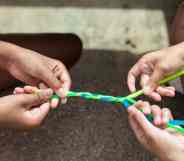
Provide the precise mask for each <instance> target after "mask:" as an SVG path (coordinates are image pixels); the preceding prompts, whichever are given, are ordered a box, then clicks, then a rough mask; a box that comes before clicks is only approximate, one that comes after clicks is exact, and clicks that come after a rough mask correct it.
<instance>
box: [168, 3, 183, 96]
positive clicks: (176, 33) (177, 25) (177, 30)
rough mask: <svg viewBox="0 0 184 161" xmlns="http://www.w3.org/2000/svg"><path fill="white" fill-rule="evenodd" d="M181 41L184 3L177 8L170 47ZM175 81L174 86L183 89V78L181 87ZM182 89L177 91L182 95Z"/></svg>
mask: <svg viewBox="0 0 184 161" xmlns="http://www.w3.org/2000/svg"><path fill="white" fill-rule="evenodd" d="M182 41H184V3H181V4H180V6H179V7H178V10H177V13H176V16H175V18H174V21H173V24H172V27H171V33H170V42H171V45H175V44H177V43H180V42H182ZM177 81H179V80H177ZM177 81H175V82H174V83H175V84H176V86H178V88H182V87H183V89H184V77H182V78H181V85H179V83H178V82H177ZM176 88H177V87H176ZM183 89H178V91H180V92H182V93H183V91H184V90H183Z"/></svg>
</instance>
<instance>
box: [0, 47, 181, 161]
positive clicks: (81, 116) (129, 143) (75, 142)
mask: <svg viewBox="0 0 184 161" xmlns="http://www.w3.org/2000/svg"><path fill="white" fill-rule="evenodd" d="M121 52H122V53H124V54H120V53H121ZM121 52H114V51H108V50H105V51H102V50H93V51H85V53H84V55H83V57H82V59H81V60H80V62H79V63H78V64H77V65H76V66H75V68H73V70H72V71H71V73H72V78H73V87H72V88H73V89H75V90H86V91H94V92H100V93H105V94H109V95H126V94H128V90H127V88H126V78H125V76H126V74H127V71H128V69H129V67H130V66H131V65H132V64H133V63H134V62H135V60H136V58H135V56H134V55H133V54H130V53H128V52H125V51H121ZM86 69H87V70H86ZM161 105H162V106H167V107H172V110H174V111H175V114H176V116H178V117H181V116H182V115H183V114H184V112H182V111H181V109H182V98H181V97H179V96H178V97H176V98H175V99H169V100H167V101H166V102H163V103H162V104H161ZM176 105H177V108H175V107H176ZM178 109H180V111H179V110H178ZM179 112H180V115H178V114H179ZM0 140H1V141H0V158H1V161H12V160H17V161H33V160H34V161H43V160H44V161H156V160H157V159H156V158H154V157H152V156H151V155H150V154H149V153H148V152H146V151H145V150H143V149H142V147H141V146H140V145H139V144H138V143H137V141H136V139H135V137H134V135H133V133H132V131H131V130H130V127H129V124H128V120H127V113H126V111H125V110H124V109H122V110H121V106H118V105H116V106H113V105H109V104H103V103H98V102H93V101H84V100H81V99H78V98H71V99H69V100H68V104H67V105H64V106H62V107H60V108H59V109H57V110H54V111H52V112H51V113H50V114H49V117H48V118H47V119H46V121H45V122H44V124H43V125H42V126H41V128H39V129H36V130H33V131H30V132H16V131H11V130H1V132H0Z"/></svg>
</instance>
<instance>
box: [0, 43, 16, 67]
mask: <svg viewBox="0 0 184 161" xmlns="http://www.w3.org/2000/svg"><path fill="white" fill-rule="evenodd" d="M17 54H18V47H17V46H16V45H13V44H11V43H7V42H3V41H0V68H1V69H3V70H8V68H9V66H10V64H11V63H12V62H13V61H14V60H15V59H16V57H17Z"/></svg>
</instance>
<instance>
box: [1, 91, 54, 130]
mask: <svg viewBox="0 0 184 161" xmlns="http://www.w3.org/2000/svg"><path fill="white" fill-rule="evenodd" d="M52 94H53V91H52V90H51V89H46V90H40V92H39V93H38V94H18V95H9V96H5V97H1V98H0V127H6V128H18V129H30V128H33V127H36V126H38V125H40V124H41V122H42V121H43V119H44V118H45V117H46V116H47V114H48V112H49V109H50V103H49V102H48V100H49V98H50V96H52Z"/></svg>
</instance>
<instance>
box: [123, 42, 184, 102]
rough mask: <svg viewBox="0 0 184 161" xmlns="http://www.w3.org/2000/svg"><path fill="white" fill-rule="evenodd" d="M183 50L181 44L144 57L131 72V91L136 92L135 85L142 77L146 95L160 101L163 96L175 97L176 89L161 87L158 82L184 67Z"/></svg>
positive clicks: (129, 77) (182, 44)
mask: <svg viewBox="0 0 184 161" xmlns="http://www.w3.org/2000/svg"><path fill="white" fill-rule="evenodd" d="M183 49H184V43H181V44H178V45H176V46H172V47H169V48H166V49H162V50H159V51H156V52H152V53H148V54H146V55H145V56H143V57H142V58H141V59H140V60H139V61H138V62H137V63H136V64H135V65H134V66H133V67H132V68H131V69H130V71H129V74H128V80H127V83H128V86H129V89H130V91H131V92H133V91H135V90H136V88H135V83H136V80H137V79H138V77H139V76H140V79H141V81H140V84H141V86H142V88H143V90H144V93H145V94H147V95H149V96H150V97H151V98H153V99H154V100H156V101H160V100H161V96H170V97H173V96H174V95H175V92H174V89H173V88H170V87H161V86H159V85H158V82H159V81H160V80H161V79H162V78H164V77H165V76H167V75H169V74H171V73H174V72H176V71H178V70H180V69H181V68H183V67H184V54H183Z"/></svg>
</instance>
